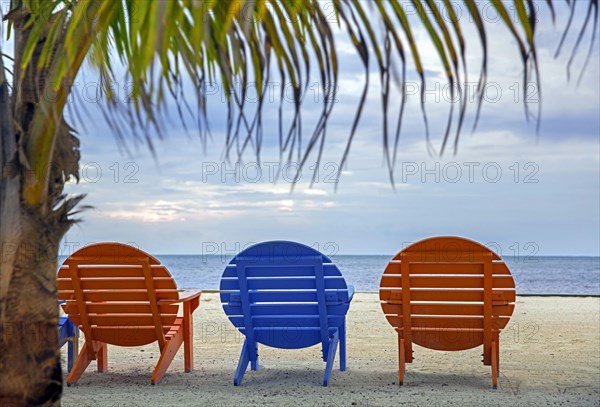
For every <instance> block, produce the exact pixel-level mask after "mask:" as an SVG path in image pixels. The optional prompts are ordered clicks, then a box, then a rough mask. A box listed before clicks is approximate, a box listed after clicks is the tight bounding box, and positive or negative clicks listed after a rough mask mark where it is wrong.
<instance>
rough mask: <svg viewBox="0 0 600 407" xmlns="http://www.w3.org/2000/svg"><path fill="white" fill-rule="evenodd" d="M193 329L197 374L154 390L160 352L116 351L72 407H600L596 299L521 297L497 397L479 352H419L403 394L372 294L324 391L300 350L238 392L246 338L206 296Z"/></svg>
mask: <svg viewBox="0 0 600 407" xmlns="http://www.w3.org/2000/svg"><path fill="white" fill-rule="evenodd" d="M194 317H195V320H194V329H195V332H194V346H195V357H194V363H195V369H194V371H193V372H191V373H184V372H183V350H180V352H179V353H178V355H177V357H176V359H175V360H174V361H173V363H172V365H171V367H170V368H169V370H168V371H167V374H166V375H165V378H164V379H163V381H162V382H161V383H160V384H159V385H157V386H152V385H151V384H150V376H151V372H152V370H153V368H154V365H155V364H156V361H157V359H158V356H159V353H158V350H157V347H156V345H151V346H145V347H138V348H117V347H114V346H109V350H108V357H109V359H108V367H109V370H108V372H106V373H98V372H96V366H95V362H93V363H92V365H90V367H88V370H87V371H86V372H85V373H84V374H83V376H82V377H81V379H80V380H79V382H78V383H77V384H76V385H74V386H71V387H65V388H64V396H63V404H64V405H65V406H78V407H83V406H94V407H96V406H174V405H185V406H187V405H190V406H203V405H210V406H237V405H250V406H255V405H264V404H267V403H268V404H272V405H277V406H351V405H357V406H392V405H410V406H433V405H435V406H438V405H444V406H478V405H484V406H488V405H489V406H496V405H500V406H504V405H511V406H547V405H552V406H555V405H557V406H562V405H564V406H598V405H600V298H597V297H596V298H592V297H584V298H575V297H569V298H566V297H518V298H517V305H516V309H515V313H514V315H513V317H512V319H511V322H510V323H509V325H508V326H507V327H506V329H505V330H504V331H503V333H502V336H501V343H500V351H501V355H500V379H499V386H498V389H497V390H493V389H492V386H491V369H490V367H488V366H483V364H482V363H481V356H480V355H481V348H478V349H472V350H469V351H464V352H439V351H432V350H429V349H424V348H421V347H418V346H415V348H414V355H415V360H414V362H413V363H412V364H409V365H407V373H406V377H405V382H404V386H402V387H400V386H398V385H397V384H398V351H397V337H396V334H395V332H394V330H393V329H392V328H391V326H390V325H389V324H388V322H387V321H386V319H385V317H384V316H383V314H382V312H381V308H380V305H379V299H378V295H377V294H374V293H368V294H367V293H358V294H356V296H355V297H354V301H353V302H352V306H351V307H350V312H349V314H348V320H347V321H348V322H347V323H348V344H347V346H348V369H347V371H345V372H340V371H339V370H337V371H334V372H333V374H332V380H331V383H330V385H329V387H323V386H322V385H321V381H322V376H323V369H324V367H325V364H324V363H323V361H322V360H321V358H320V354H321V352H320V347H318V346H314V347H312V348H308V349H302V350H279V349H272V348H267V347H264V346H261V347H260V348H259V354H260V358H261V360H260V364H261V369H260V370H259V371H250V370H248V372H246V375H245V377H244V382H243V384H242V386H240V387H234V386H233V374H234V371H235V368H236V365H237V361H238V357H239V353H240V349H241V345H242V342H243V336H242V335H241V334H239V333H238V332H237V331H236V330H234V328H233V326H232V325H231V324H230V322H229V321H228V320H227V318H226V316H225V314H224V313H223V311H222V308H221V304H220V301H219V298H218V294H216V293H204V294H203V295H202V301H201V304H200V308H199V309H198V310H197V311H196V312H195V314H194ZM82 342H83V340H81V342H80V345H81V344H82ZM63 357H66V347H64V348H63ZM65 362H66V361H65ZM65 365H66V363H63V366H65ZM336 365H337V364H336ZM337 366H338V367H339V365H337Z"/></svg>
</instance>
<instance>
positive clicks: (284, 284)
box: [221, 277, 347, 290]
mask: <svg viewBox="0 0 600 407" xmlns="http://www.w3.org/2000/svg"><path fill="white" fill-rule="evenodd" d="M247 283H248V288H249V289H250V290H259V289H260V290H284V289H293V290H305V289H315V288H316V282H315V278H314V277H281V278H248V279H247ZM325 288H326V289H330V288H338V289H345V288H347V286H346V282H345V280H344V278H343V277H325ZM221 290H239V282H238V279H237V278H227V277H224V278H222V279H221Z"/></svg>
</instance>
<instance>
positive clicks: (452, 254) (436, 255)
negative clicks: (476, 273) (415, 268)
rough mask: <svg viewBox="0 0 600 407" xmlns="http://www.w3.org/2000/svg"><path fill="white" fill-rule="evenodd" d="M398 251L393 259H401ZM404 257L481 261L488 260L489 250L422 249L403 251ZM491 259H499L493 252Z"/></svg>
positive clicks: (435, 261) (449, 260) (429, 260)
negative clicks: (409, 251)
mask: <svg viewBox="0 0 600 407" xmlns="http://www.w3.org/2000/svg"><path fill="white" fill-rule="evenodd" d="M400 256H401V255H400V253H398V255H396V256H395V257H394V260H401V259H400ZM402 256H403V257H404V258H405V259H407V260H408V261H410V262H411V263H412V262H431V263H438V262H463V263H471V262H475V263H477V262H483V261H486V260H488V259H489V258H490V257H489V256H490V252H489V251H470V250H460V251H459V250H456V249H455V250H448V251H445V252H444V251H437V250H423V251H417V252H411V253H408V252H405V253H403V255H402ZM492 260H500V259H499V258H497V257H496V255H495V254H492Z"/></svg>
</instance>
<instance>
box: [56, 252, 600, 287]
mask: <svg viewBox="0 0 600 407" xmlns="http://www.w3.org/2000/svg"><path fill="white" fill-rule="evenodd" d="M156 257H157V258H158V259H159V260H160V262H161V263H162V264H164V265H165V266H167V268H168V269H169V271H170V272H171V274H172V275H173V277H174V278H175V280H176V281H177V286H178V287H179V288H182V289H188V288H195V289H203V290H218V289H219V281H220V279H221V274H222V273H223V270H224V269H225V266H226V265H227V263H228V262H229V260H230V259H231V257H226V256H218V255H156ZM64 259H65V258H64V256H59V259H58V260H59V264H60V263H62V261H63V260H64ZM332 260H333V261H334V262H335V263H336V264H337V265H338V267H339V268H340V270H341V271H342V274H343V275H344V277H345V278H346V281H347V282H348V284H351V285H354V288H355V289H356V290H357V291H371V292H377V291H378V290H379V280H380V278H381V274H382V273H383V270H384V268H385V266H386V264H387V263H388V262H389V260H390V256H366V255H363V256H356V255H336V256H333V257H332ZM504 261H505V262H506V264H507V265H508V267H509V269H510V270H511V273H512V274H513V277H514V279H515V283H516V285H517V293H519V294H582V295H600V257H558V256H547V257H545V256H538V257H529V258H526V259H519V261H517V260H516V259H511V258H510V257H509V258H505V259H504Z"/></svg>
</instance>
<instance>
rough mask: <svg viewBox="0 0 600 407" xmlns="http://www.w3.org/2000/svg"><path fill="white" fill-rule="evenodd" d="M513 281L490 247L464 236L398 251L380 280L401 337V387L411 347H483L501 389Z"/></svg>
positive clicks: (386, 309)
mask: <svg viewBox="0 0 600 407" xmlns="http://www.w3.org/2000/svg"><path fill="white" fill-rule="evenodd" d="M515 295H516V294H515V282H514V280H513V278H512V276H511V274H510V271H509V270H508V267H507V266H506V264H504V263H503V262H502V260H501V259H500V257H499V256H498V255H497V254H496V253H494V252H493V251H491V250H490V249H488V248H487V247H485V246H483V245H481V244H479V243H476V242H473V241H471V240H468V239H463V238H460V237H433V238H429V239H425V240H421V241H420V242H417V243H415V244H412V245H410V246H408V247H407V248H405V249H404V250H402V251H401V252H399V253H398V254H397V255H396V256H395V257H394V258H393V259H392V260H391V261H390V262H389V264H388V265H387V267H386V269H385V271H384V273H383V276H382V278H381V288H380V291H379V298H380V300H381V307H382V308H383V312H384V313H385V316H386V318H387V320H388V321H389V323H390V324H391V325H392V326H393V327H394V328H395V329H396V331H397V332H398V352H399V370H400V373H399V375H400V385H402V383H403V381H404V370H405V364H406V363H411V362H412V361H413V350H412V345H413V343H415V344H417V345H421V346H423V347H425V348H429V349H437V350H444V351H458V350H466V349H471V348H474V347H477V346H480V345H483V364H484V365H486V366H489V365H491V367H492V384H493V386H494V388H497V384H498V374H499V368H500V336H499V335H500V330H501V329H503V328H504V327H505V326H506V324H507V323H508V321H509V319H510V316H511V315H512V313H513V310H514V307H515V306H514V302H515Z"/></svg>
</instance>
